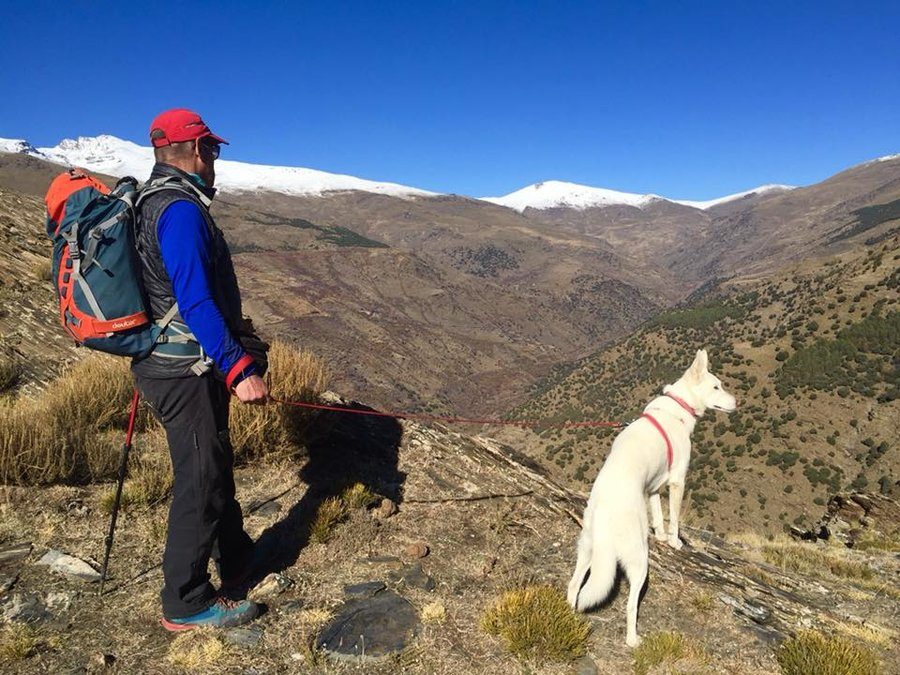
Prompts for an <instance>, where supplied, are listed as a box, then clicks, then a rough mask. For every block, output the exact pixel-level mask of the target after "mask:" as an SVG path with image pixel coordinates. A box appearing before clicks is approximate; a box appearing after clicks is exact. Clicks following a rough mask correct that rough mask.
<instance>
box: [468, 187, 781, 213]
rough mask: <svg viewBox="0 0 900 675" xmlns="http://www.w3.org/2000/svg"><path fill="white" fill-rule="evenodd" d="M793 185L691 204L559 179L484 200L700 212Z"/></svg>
mask: <svg viewBox="0 0 900 675" xmlns="http://www.w3.org/2000/svg"><path fill="white" fill-rule="evenodd" d="M792 189H793V187H792V186H790V185H762V186H760V187H757V188H753V189H752V190H746V191H744V192H738V193H736V194H733V195H727V196H725V197H719V198H717V199H710V200H708V201H690V200H684V199H668V198H666V197H660V196H659V195H654V194H646V195H642V194H636V193H633V192H618V191H616V190H608V189H606V188H598V187H590V186H588V185H578V184H577V183H566V182H564V181H558V180H548V181H544V182H542V183H535V184H534V185H529V186H528V187H524V188H522V189H521V190H516V191H515V192H511V193H510V194H508V195H505V196H503V197H482V201H486V202H491V203H492V204H499V205H500V206H507V207H509V208H511V209H515V210H516V211H524V210H525V209H527V208H532V209H555V208H570V209H580V210H583V209H589V208H596V207H603V206H615V205H625V206H635V207H637V208H643V207H645V206H647V205H648V204H651V203H653V202H658V201H667V202H672V203H674V204H682V205H684V206H691V207H693V208H696V209H708V208H711V207H713V206H716V205H717V204H724V203H725V202H730V201H733V200H735V199H741V198H742V197H747V196H749V195H752V194H760V193H764V192H771V191H782V190H792Z"/></svg>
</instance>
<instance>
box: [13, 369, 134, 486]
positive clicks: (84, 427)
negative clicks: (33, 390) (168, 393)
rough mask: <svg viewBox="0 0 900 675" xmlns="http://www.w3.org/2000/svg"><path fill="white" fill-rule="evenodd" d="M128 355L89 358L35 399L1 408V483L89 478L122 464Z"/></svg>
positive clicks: (107, 473) (128, 388) (129, 385)
mask: <svg viewBox="0 0 900 675" xmlns="http://www.w3.org/2000/svg"><path fill="white" fill-rule="evenodd" d="M132 387H133V385H132V380H131V375H130V374H129V372H128V365H127V363H126V362H125V360H124V359H114V358H111V357H106V356H100V355H96V356H91V357H89V358H86V359H84V360H83V361H80V362H79V363H77V364H75V365H74V366H72V367H71V368H70V369H69V370H68V371H66V373H64V374H63V375H62V376H60V377H59V378H57V379H56V380H55V381H54V382H53V383H52V384H51V385H50V387H49V388H48V389H47V390H46V391H45V392H43V393H42V394H41V395H40V397H39V398H36V399H24V398H23V399H18V400H15V401H14V402H13V403H12V404H11V405H7V406H0V482H2V483H14V484H18V485H35V484H47V483H54V482H59V481H67V482H85V481H88V480H95V479H98V478H102V477H107V476H110V475H111V474H112V473H113V472H114V471H115V469H116V467H117V465H118V454H119V452H118V450H119V447H120V445H121V442H122V438H121V435H122V429H124V427H125V424H126V422H127V418H128V412H129V400H130V398H131V393H132V391H133V389H132Z"/></svg>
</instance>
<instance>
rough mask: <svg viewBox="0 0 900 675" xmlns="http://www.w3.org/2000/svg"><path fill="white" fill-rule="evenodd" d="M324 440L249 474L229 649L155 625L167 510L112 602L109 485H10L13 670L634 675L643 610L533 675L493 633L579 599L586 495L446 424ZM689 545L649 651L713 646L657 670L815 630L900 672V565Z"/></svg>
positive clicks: (3, 603)
mask: <svg viewBox="0 0 900 675" xmlns="http://www.w3.org/2000/svg"><path fill="white" fill-rule="evenodd" d="M309 438H310V440H309V442H308V451H309V456H308V457H307V458H305V459H302V460H288V459H284V460H282V461H280V462H277V461H269V462H267V463H265V464H258V465H253V466H246V467H243V468H241V469H240V470H239V471H238V474H237V476H238V483H239V486H238V492H239V498H240V499H241V501H242V503H243V505H244V509H245V513H246V525H247V528H248V530H249V532H250V533H251V534H252V535H253V536H254V537H255V538H257V540H258V542H259V545H260V546H261V547H262V548H264V549H265V550H268V551H270V552H271V556H270V559H269V561H268V563H267V564H266V565H265V567H264V569H261V570H260V572H259V574H258V575H257V577H256V579H254V583H257V586H256V588H255V589H254V590H253V591H251V596H252V597H257V598H259V599H261V600H263V601H265V602H266V603H267V605H268V612H267V614H266V615H265V616H264V617H262V618H261V619H260V620H259V621H257V622H256V623H255V624H253V625H252V626H250V627H248V628H247V629H241V630H232V631H226V632H224V633H214V632H210V631H196V632H191V633H186V634H183V635H181V636H177V637H176V636H173V635H171V634H169V633H167V632H165V631H164V630H163V629H162V628H161V627H160V625H159V623H158V620H159V605H158V597H157V594H158V590H159V586H160V583H161V574H160V569H159V566H158V563H159V561H160V557H161V552H162V543H163V537H164V532H165V515H166V505H165V503H160V504H157V505H153V506H150V507H134V508H132V509H130V510H128V511H126V512H125V513H124V514H123V516H122V518H121V519H120V522H119V526H118V530H117V536H116V544H115V548H114V551H113V559H112V564H111V579H110V581H109V582H108V583H107V591H106V593H105V594H104V595H103V596H102V597H98V594H97V590H98V588H97V583H96V582H95V581H86V580H84V578H85V577H87V578H91V576H92V575H91V568H94V569H96V568H98V567H99V566H98V564H97V563H98V561H99V560H100V559H101V558H102V552H103V539H104V535H105V529H106V523H107V515H106V514H105V513H104V511H103V509H102V508H101V503H102V500H103V496H104V494H106V493H108V491H109V489H110V486H109V485H106V486H92V487H53V488H46V489H35V488H28V489H26V488H10V487H7V488H3V493H2V494H3V502H2V506H0V541H2V542H3V543H2V545H0V549H2V551H0V589H2V596H0V611H2V613H3V617H4V619H3V623H4V626H3V627H2V631H3V632H2V636H3V642H2V650H0V659H2V661H0V664H2V665H0V667H2V670H3V671H4V672H13V671H14V672H19V673H32V672H33V673H38V672H40V673H45V672H53V673H76V672H97V671H102V670H108V671H110V672H122V673H163V672H166V673H172V672H235V673H295V672H296V673H304V672H333V673H343V672H367V673H393V672H411V673H548V674H549V673H554V674H555V673H576V672H577V673H594V672H600V673H621V672H623V671H630V670H631V669H632V667H633V665H634V652H632V650H630V649H628V648H627V647H626V646H625V645H624V597H619V598H617V599H616V600H615V601H614V602H613V603H612V605H611V606H609V607H607V608H606V609H604V610H602V611H599V612H596V613H593V614H590V615H589V622H590V626H591V634H590V637H589V641H588V646H587V654H586V655H585V656H584V657H583V658H581V659H579V660H576V661H574V662H566V663H561V664H553V663H543V664H541V663H522V662H520V661H518V660H517V659H516V658H515V657H513V656H511V655H510V654H509V653H507V652H506V651H505V649H504V648H503V646H502V644H501V643H500V642H498V641H497V640H496V639H495V638H494V637H491V636H489V635H487V634H486V633H485V632H484V631H483V630H482V629H481V627H480V624H481V617H482V616H483V614H484V612H485V610H486V609H487V608H488V607H489V606H490V604H491V603H492V601H493V600H494V599H495V598H496V597H497V596H498V595H499V594H501V593H502V592H503V591H505V590H508V589H510V588H516V587H519V586H521V585H523V584H530V583H538V584H549V585H551V586H554V587H556V588H559V589H564V588H565V584H566V583H567V581H568V577H569V575H570V574H571V570H572V565H573V562H574V551H575V540H576V538H577V535H578V531H579V525H578V523H577V519H578V518H579V516H580V512H581V509H582V508H583V501H582V495H579V494H577V493H573V492H570V491H568V490H566V489H564V488H562V487H560V486H558V485H557V484H555V483H554V482H552V481H551V480H550V479H548V478H547V477H546V475H545V474H544V472H543V471H542V470H540V469H539V468H538V467H537V466H536V465H534V464H532V463H530V462H529V461H528V460H527V459H525V458H524V457H521V456H518V455H517V454H516V453H515V452H514V451H513V450H511V449H510V448H506V447H502V446H500V445H499V444H498V443H496V442H494V441H492V440H490V439H487V438H481V437H477V436H475V437H469V436H465V435H461V434H459V433H456V432H455V431H451V430H448V429H445V428H442V427H438V426H422V425H419V424H416V423H411V422H403V423H397V422H394V421H393V420H385V419H383V418H373V417H364V416H358V415H348V414H345V413H323V414H322V415H321V416H320V417H319V418H318V419H317V420H316V421H315V422H314V424H313V426H312V428H311V430H310V434H309ZM137 452H140V443H139V444H138V448H137ZM355 483H362V484H364V485H365V486H367V487H368V488H369V489H370V490H371V491H372V492H374V493H376V494H377V495H378V499H379V500H384V501H380V502H379V501H373V502H372V504H371V505H370V507H369V508H367V507H366V506H365V505H360V506H358V507H357V508H353V509H351V510H350V511H349V514H348V515H347V517H346V519H345V520H344V522H341V523H338V524H336V525H334V527H333V528H332V529H330V530H328V531H326V532H324V536H323V531H322V530H321V528H319V529H317V528H316V527H315V526H313V525H312V522H313V520H314V516H315V514H316V513H317V512H319V511H320V507H321V505H322V504H323V503H324V502H325V501H326V500H328V499H329V498H331V497H335V496H336V495H338V494H340V493H341V492H342V491H343V490H344V489H345V487H346V486H348V485H352V484H355ZM388 500H389V501H388ZM394 506H396V509H395V508H394ZM851 511H852V510H851ZM842 513H843V514H844V516H841V517H838V518H836V519H835V518H832V520H831V521H829V522H831V523H832V525H831V527H832V529H834V528H836V527H837V526H836V525H834V524H833V523H835V522H837V521H839V520H841V518H842V517H846V518H849V519H850V520H851V521H854V522H851V523H850V524H849V525H850V526H852V527H850V529H853V527H855V528H856V529H857V530H859V528H860V527H865V525H866V524H867V523H868V524H871V521H872V520H873V518H872V517H869V520H868V521H867V520H866V512H864V513H863V514H862V515H863V517H862V522H863V524H862V525H861V524H860V516H859V514H858V513H855V512H850V511H846V510H845V511H843V512H842ZM870 516H871V514H870ZM842 522H845V521H842ZM845 524H846V522H845ZM751 525H752V524H751V523H748V529H750V528H751ZM841 528H842V529H844V530H845V529H847V528H846V527H844V526H841ZM854 536H857V537H858V533H857V535H854ZM685 537H686V539H687V540H688V542H687V543H688V545H687V546H685V548H684V549H682V550H681V551H679V552H675V551H673V550H672V549H670V548H668V547H666V546H662V545H659V544H657V543H655V542H654V544H653V550H652V561H651V579H650V584H649V588H648V592H647V594H646V596H645V598H644V601H643V605H642V608H641V616H640V622H639V630H640V631H641V633H642V634H644V635H645V636H649V635H652V634H654V633H658V632H659V631H673V632H676V633H678V634H681V635H683V636H685V638H686V639H688V640H690V641H691V643H692V644H693V645H695V646H696V648H695V649H694V650H693V651H691V655H690V656H689V657H686V658H685V659H682V660H681V661H678V662H677V663H675V664H670V665H669V666H666V668H672V669H673V670H669V671H667V670H656V671H651V672H694V673H773V672H779V671H778V666H777V664H776V661H775V658H774V651H773V649H774V647H775V645H777V644H778V642H779V641H780V640H782V639H784V637H785V636H787V635H789V634H791V633H793V632H794V631H796V630H798V629H800V628H804V627H812V628H818V629H823V630H826V631H828V632H837V633H840V634H843V635H847V636H851V637H853V638H854V639H855V640H858V641H859V642H860V643H861V644H866V645H868V647H869V648H871V649H873V650H874V651H875V652H876V653H877V654H878V655H879V657H880V659H881V660H882V663H883V664H884V672H888V673H890V672H898V670H897V667H896V665H895V664H896V663H897V662H898V656H900V651H898V647H897V641H896V637H897V629H898V626H900V618H898V593H897V580H898V571H900V560H898V556H897V554H896V552H884V551H880V550H876V549H874V548H873V549H867V550H865V551H858V550H857V551H849V549H847V548H846V546H844V544H842V543H837V540H838V537H835V536H831V537H830V541H829V542H809V543H802V544H800V543H797V544H791V543H784V544H783V546H784V549H785V550H791V551H794V550H795V549H796V548H797V547H801V546H802V547H806V548H804V549H802V550H804V551H805V550H810V551H813V552H816V553H818V552H825V553H826V554H827V555H828V556H833V557H836V558H838V559H840V560H848V561H852V562H855V563H859V564H864V565H865V566H866V567H867V568H868V569H869V570H871V571H872V575H871V576H869V577H867V578H865V579H863V578H843V577H839V576H836V575H832V574H831V573H830V572H828V573H826V572H825V571H824V570H813V571H809V570H806V571H804V572H801V571H798V570H797V569H795V567H796V566H794V565H792V564H791V562H790V558H788V557H784V558H783V559H778V560H779V561H780V562H775V563H773V562H772V560H773V557H772V555H770V553H771V550H770V549H772V548H773V547H774V546H775V544H774V543H773V542H766V541H765V540H758V539H756V540H755V539H753V538H752V537H745V538H744V539H743V540H742V541H739V542H726V541H724V540H722V539H719V538H717V537H715V536H712V535H711V534H710V533H708V532H703V531H699V530H690V529H689V530H688V531H687V532H686V533H685ZM322 539H327V541H324V542H322ZM767 547H768V548H767ZM792 547H793V548H792ZM48 551H57V552H60V553H63V554H66V555H70V556H73V557H74V558H75V559H77V560H80V561H86V562H87V563H89V564H88V565H87V566H86V569H84V568H82V569H81V574H80V575H77V574H73V573H72V571H73V570H72V568H70V567H66V562H67V561H66V560H65V559H62V560H60V559H57V560H55V564H49V565H48V564H46V563H48V562H51V563H53V562H54V558H58V556H57V555H56V554H54V553H50V555H49V556H48ZM822 559H823V560H825V559H826V558H822ZM828 559H830V558H828ZM42 561H43V562H44V563H45V564H42ZM68 562H69V563H71V564H73V565H77V564H78V563H77V562H74V563H72V562H71V561H68ZM60 565H62V567H60ZM94 576H96V575H94ZM621 595H622V596H624V594H621ZM348 603H349V604H348ZM342 613H343V614H342ZM341 617H343V618H341ZM336 619H340V620H339V621H337V623H338V624H340V625H338V626H336V627H335V625H334V624H335V620H336ZM329 624H331V626H330V627H329ZM341 627H344V628H349V629H350V630H349V637H348V634H346V633H345V634H344V636H343V638H342V637H341V636H340V635H339V629H340V628H341ZM360 636H364V637H360ZM320 647H321V648H320ZM391 650H396V651H394V652H393V653H391ZM329 651H330V652H335V651H345V652H350V655H349V656H348V655H347V654H344V655H341V654H334V653H331V654H329Z"/></svg>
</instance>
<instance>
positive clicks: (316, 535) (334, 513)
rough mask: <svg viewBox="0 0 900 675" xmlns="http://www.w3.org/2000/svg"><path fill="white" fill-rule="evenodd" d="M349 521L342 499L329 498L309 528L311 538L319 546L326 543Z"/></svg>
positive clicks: (317, 512)
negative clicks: (336, 530) (338, 527)
mask: <svg viewBox="0 0 900 675" xmlns="http://www.w3.org/2000/svg"><path fill="white" fill-rule="evenodd" d="M346 519H347V506H346V504H344V501H343V500H342V499H341V498H340V497H329V498H328V499H326V500H325V501H323V502H322V503H321V504H319V509H318V511H316V517H315V518H314V519H313V522H312V524H311V525H310V526H309V538H310V540H311V541H313V542H315V543H317V544H324V543H326V542H327V541H328V540H329V539H331V537H332V536H333V535H334V529H335V528H336V527H337V526H338V525H340V524H341V523H342V522H344V521H345V520H346Z"/></svg>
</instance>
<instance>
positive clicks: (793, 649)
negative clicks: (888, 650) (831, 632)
mask: <svg viewBox="0 0 900 675" xmlns="http://www.w3.org/2000/svg"><path fill="white" fill-rule="evenodd" d="M775 657H776V659H777V660H778V665H779V666H781V672H782V673H783V674H784V675H809V674H810V673H816V675H878V673H880V672H881V668H880V666H879V664H878V659H876V658H875V655H874V654H873V653H872V651H871V650H869V649H868V648H866V647H862V646H859V645H856V644H855V643H853V642H852V641H850V640H848V639H847V638H842V637H838V636H827V635H822V634H821V633H817V632H815V631H803V632H801V633H798V634H797V635H796V636H795V637H792V638H790V639H789V640H785V641H784V642H783V643H782V644H781V647H779V649H778V651H777V652H776V654H775Z"/></svg>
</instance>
